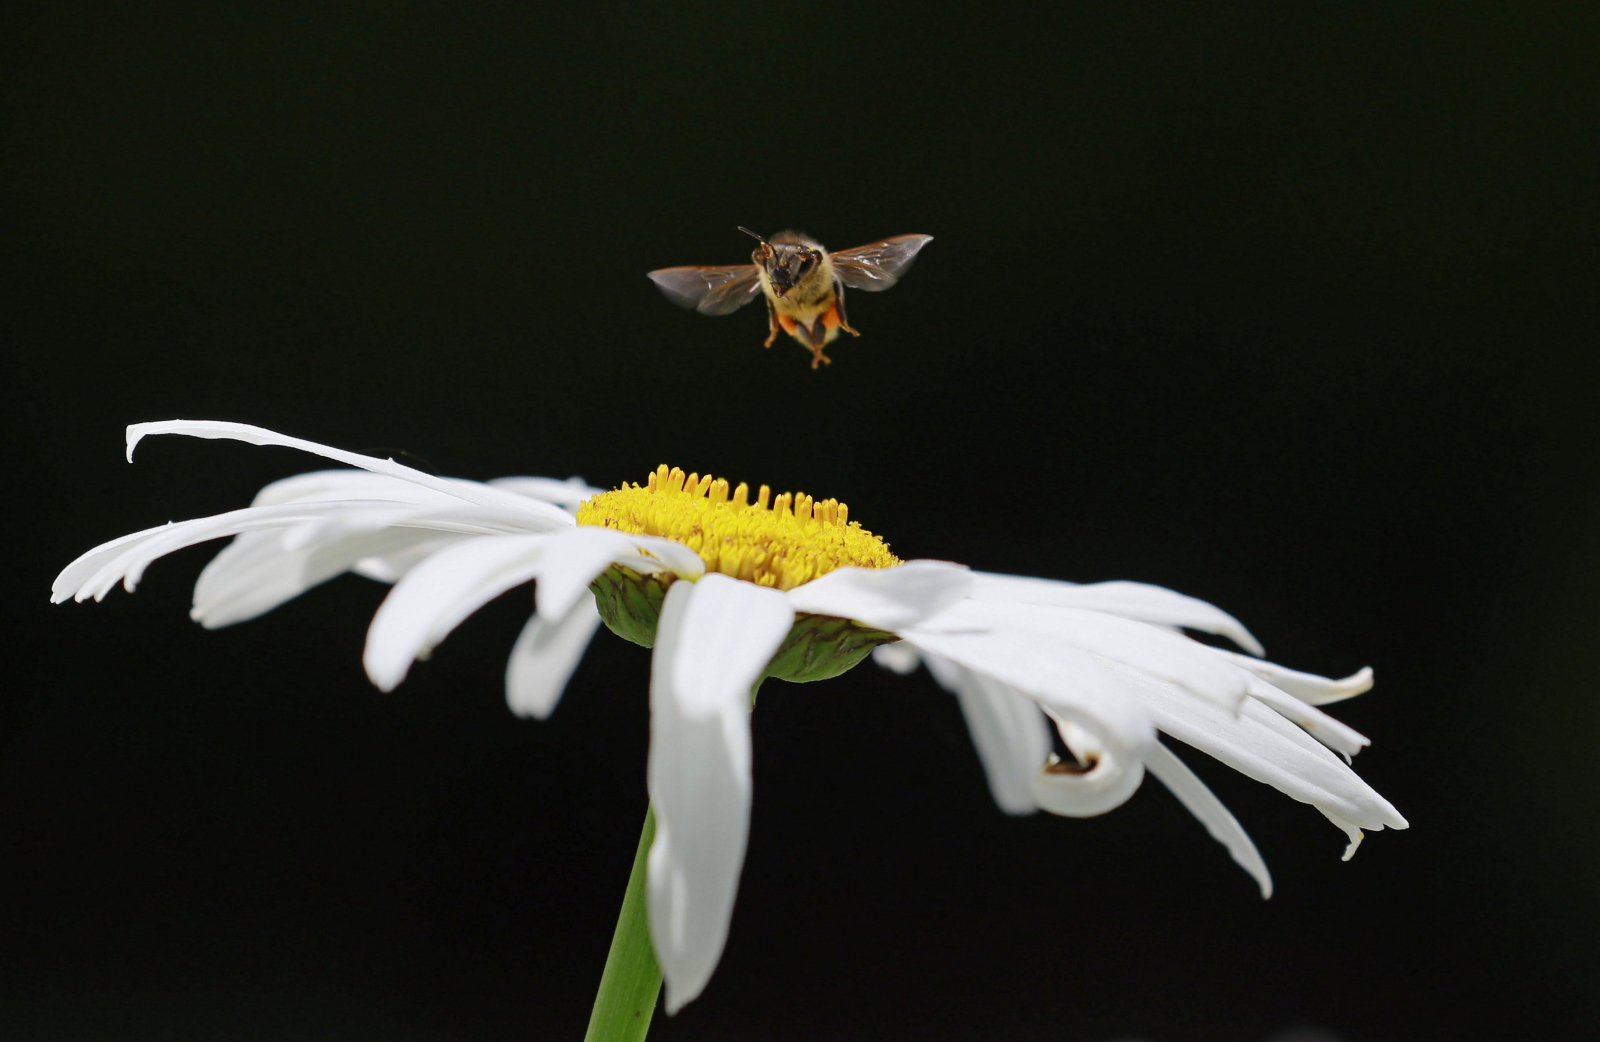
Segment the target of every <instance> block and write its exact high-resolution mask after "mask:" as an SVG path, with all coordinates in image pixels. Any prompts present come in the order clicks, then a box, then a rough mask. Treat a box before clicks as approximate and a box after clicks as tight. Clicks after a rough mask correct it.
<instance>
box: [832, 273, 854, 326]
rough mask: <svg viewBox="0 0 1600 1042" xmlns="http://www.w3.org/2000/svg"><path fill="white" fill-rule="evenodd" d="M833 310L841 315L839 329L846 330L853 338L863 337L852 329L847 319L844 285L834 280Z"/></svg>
mask: <svg viewBox="0 0 1600 1042" xmlns="http://www.w3.org/2000/svg"><path fill="white" fill-rule="evenodd" d="M833 310H835V311H837V312H838V313H839V328H840V329H842V330H844V331H845V332H846V333H849V334H850V335H851V336H860V335H861V334H860V333H857V332H856V331H855V330H853V329H851V328H850V320H849V319H848V318H846V317H845V314H844V283H842V282H840V281H839V280H838V279H834V280H833Z"/></svg>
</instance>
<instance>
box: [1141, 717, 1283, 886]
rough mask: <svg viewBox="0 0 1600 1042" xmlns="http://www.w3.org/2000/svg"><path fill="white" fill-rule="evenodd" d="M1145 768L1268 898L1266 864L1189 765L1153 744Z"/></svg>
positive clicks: (1238, 825) (1237, 820)
mask: <svg viewBox="0 0 1600 1042" xmlns="http://www.w3.org/2000/svg"><path fill="white" fill-rule="evenodd" d="M1144 765H1145V767H1146V768H1147V769H1148V770H1149V771H1150V773H1151V774H1153V775H1155V776H1156V777H1157V778H1158V779H1160V781H1161V784H1163V785H1165V786H1166V787H1167V788H1168V789H1170V790H1171V791H1172V794H1173V795H1174V796H1176V797H1178V802H1180V803H1182V804H1183V805H1184V806H1185V807H1186V808H1188V811H1189V813H1190V814H1193V815H1194V816H1195V817H1197V818H1199V819H1200V824H1202V825H1204V826H1205V827H1206V831H1207V832H1209V833H1211V838H1212V839H1214V840H1216V841H1217V842H1218V843H1221V844H1222V845H1223V846H1225V847H1227V848H1228V853H1229V854H1231V855H1233V860H1234V861H1235V862H1237V863H1238V865H1239V867H1240V868H1242V869H1244V870H1245V871H1246V872H1248V873H1250V876H1251V878H1253V879H1254V880H1255V881H1256V884H1257V885H1258V886H1260V887H1261V896H1262V898H1263V899H1264V898H1268V897H1271V896H1272V873H1271V872H1268V871H1267V863H1266V862H1265V861H1263V860H1262V859H1261V852H1260V851H1258V850H1256V845H1255V844H1254V843H1252V842H1251V841H1250V836H1249V835H1248V834H1247V833H1246V832H1245V830H1244V826H1242V825H1240V824H1239V819H1238V818H1235V817H1234V816H1233V813H1232V812H1231V811H1229V810H1228V808H1227V807H1226V806H1224V805H1223V803H1222V801H1221V800H1219V799H1217V797H1216V795H1215V794H1214V793H1213V792H1212V791H1211V790H1210V789H1208V788H1207V787H1206V783H1205V782H1203V781H1201V780H1200V778H1199V777H1198V776H1197V775H1196V774H1195V773H1194V772H1193V771H1191V770H1190V769H1189V765H1188V764H1186V763H1184V762H1183V761H1182V760H1180V759H1178V757H1177V756H1176V755H1174V754H1173V752H1172V750H1170V749H1168V748H1167V747H1166V746H1164V745H1162V744H1161V743H1160V742H1154V743H1152V744H1151V745H1150V747H1149V748H1147V749H1146V750H1145V751H1144Z"/></svg>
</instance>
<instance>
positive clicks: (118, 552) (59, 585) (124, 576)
mask: <svg viewBox="0 0 1600 1042" xmlns="http://www.w3.org/2000/svg"><path fill="white" fill-rule="evenodd" d="M336 509H339V508H338V507H336V506H334V505H333V504H325V503H324V504H318V503H307V504H298V503H290V504H285V505H283V506H276V507H245V508H244V509H242V510H230V511H227V512H226V513H222V514H214V515H212V516H211V517H199V518H195V519H193V520H190V521H175V522H172V523H170V524H165V525H161V526H159V527H157V528H147V529H145V530H144V531H142V532H134V533H133V534H131V535H125V536H123V537H122V538H120V539H113V540H111V541H110V542H109V543H102V544H101V545H99V546H97V547H95V548H94V549H93V550H90V551H89V552H88V553H86V554H84V555H83V556H82V557H79V558H78V559H77V560H76V561H73V562H72V563H71V564H69V565H67V567H66V568H64V569H63V570H62V572H61V574H60V575H58V576H56V581H55V584H54V586H53V588H52V596H51V599H52V600H53V601H55V602H57V603H59V602H61V601H64V600H66V599H67V598H68V597H72V598H74V599H76V600H79V601H83V600H87V599H88V598H90V597H93V598H94V599H95V600H97V601H98V600H102V599H104V597H105V595H106V594H107V593H109V592H110V591H111V588H112V587H113V586H115V585H116V584H117V583H118V582H121V583H122V585H123V588H124V589H126V590H127V591H128V592H129V593H132V592H133V590H134V589H135V588H136V587H137V586H138V585H139V580H140V579H141V578H142V577H143V576H144V570H145V568H146V567H148V566H149V565H150V563H151V562H152V561H154V560H156V559H157V558H159V557H164V556H166V555H167V554H170V553H172V552H174V551H176V550H181V549H183V548H185V547H188V546H193V545H195V544H196V543H204V542H207V541H209V540H212V539H221V538H223V537H225V536H231V535H237V534H239V533H240V532H248V531H251V530H253V529H258V528H287V527H292V526H294V525H301V524H306V523H309V522H314V521H318V520H321V518H322V516H323V515H325V514H326V513H327V512H328V511H329V510H336Z"/></svg>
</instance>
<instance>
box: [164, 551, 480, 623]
mask: <svg viewBox="0 0 1600 1042" xmlns="http://www.w3.org/2000/svg"><path fill="white" fill-rule="evenodd" d="M292 531H293V530H288V531H276V530H267V531H254V532H243V533H241V534H240V535H238V536H236V537H235V538H234V540H233V542H231V543H229V544H228V545H227V546H225V547H223V548H222V551H221V552H220V553H218V554H217V556H216V557H213V558H212V559H211V561H210V563H209V564H207V565H206V566H205V568H204V569H202V570H201V572H200V578H199V580H198V581H197V582H196V583H195V588H194V606H193V607H192V608H191V609H190V610H189V617H190V618H192V619H194V620H195V621H196V622H198V623H200V624H201V625H202V626H204V627H205V628H206V629H219V628H221V627H223V626H231V625H233V624H234V623H236V622H244V621H246V620H248V619H253V618H256V617H257V616H259V615H263V614H265V613H266V612H268V611H271V610H272V609H273V608H276V607H277V606H278V605H280V604H283V603H284V602H285V601H288V600H291V599H293V598H295V597H298V596H299V595H300V594H302V593H304V592H305V591H307V590H309V589H311V588H312V587H313V586H316V585H318V584H320V583H323V582H326V581H328V580H329V579H332V578H333V577H334V576H337V575H341V574H343V573H344V572H346V571H349V570H351V569H352V568H354V567H355V565H356V564H357V563H358V562H359V561H361V560H362V559H364V558H368V557H374V556H377V557H386V556H389V555H395V554H399V553H401V552H402V551H405V550H407V549H410V548H413V547H415V546H417V545H418V544H423V543H426V544H429V545H433V546H435V548H436V549H437V548H438V546H437V540H438V539H439V538H440V537H439V536H438V535H437V534H436V533H433V532H428V531H423V530H419V529H413V528H384V529H379V530H378V531H376V532H361V533H352V534H350V535H347V536H345V538H343V539H341V540H337V541H335V542H333V543H325V544H314V545H310V546H300V547H296V548H293V549H291V548H290V547H289V546H287V545H285V543H286V540H285V536H286V535H288V534H290V532H292ZM446 538H447V539H449V540H452V541H453V540H454V539H458V538H465V537H446ZM396 578H398V575H397V576H396ZM388 581H391V582H392V581H393V580H392V579H391V580H388Z"/></svg>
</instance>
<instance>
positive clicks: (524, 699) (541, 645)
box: [506, 579, 600, 720]
mask: <svg viewBox="0 0 1600 1042" xmlns="http://www.w3.org/2000/svg"><path fill="white" fill-rule="evenodd" d="M543 581H544V580H542V579H541V580H540V582H543ZM599 625H600V612H599V611H597V610H596V609H595V606H594V598H593V597H580V598H578V603H576V604H574V605H573V606H572V607H571V609H570V610H569V611H568V612H567V613H566V615H564V616H563V617H562V619H561V621H560V622H555V623H551V622H546V621H545V620H544V619H542V618H540V617H539V616H538V615H537V614H535V615H534V616H533V617H532V618H530V619H529V620H528V624H527V625H526V626H524V627H523V628H522V633H521V634H520V635H519V636H518V637H517V642H516V644H515V645H513V646H512V648H511V658H510V660H508V661H507V662H506V704H507V705H509V706H510V707H511V711H512V712H513V713H515V714H517V715H518V716H531V717H533V718H535V719H537V720H543V719H545V718H546V717H548V716H549V715H550V714H551V713H552V712H554V711H555V708H556V703H557V702H559V701H560V700H561V693H562V692H563V691H565V690H566V687H567V681H568V680H569V679H571V677H572V671H573V670H575V669H577V668H578V660H579V659H581V658H583V652H584V649H585V648H587V647H588V646H589V641H590V639H591V638H592V637H593V636H594V631H595V630H596V629H597V628H598V627H599Z"/></svg>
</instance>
